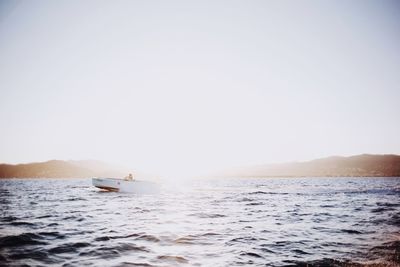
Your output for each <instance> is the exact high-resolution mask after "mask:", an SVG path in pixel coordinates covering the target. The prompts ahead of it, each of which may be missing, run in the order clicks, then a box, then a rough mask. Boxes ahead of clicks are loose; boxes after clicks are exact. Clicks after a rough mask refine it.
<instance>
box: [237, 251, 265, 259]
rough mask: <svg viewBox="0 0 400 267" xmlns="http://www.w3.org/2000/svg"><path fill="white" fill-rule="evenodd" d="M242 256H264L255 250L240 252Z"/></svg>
mask: <svg viewBox="0 0 400 267" xmlns="http://www.w3.org/2000/svg"><path fill="white" fill-rule="evenodd" d="M240 256H248V257H253V258H264V257H263V256H261V255H260V254H257V253H254V252H242V253H240Z"/></svg>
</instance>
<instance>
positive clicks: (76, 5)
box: [0, 0, 400, 174]
mask: <svg viewBox="0 0 400 267" xmlns="http://www.w3.org/2000/svg"><path fill="white" fill-rule="evenodd" d="M399 72H400V4H399V2H398V1H382V0H380V1H364V0H363V1H347V0H346V1H251V0H250V1H244V0H243V1H230V0H229V1H228V0H227V1H186V0H185V1H184V0H182V1H4V0H2V1H1V2H0V121H1V135H0V137H1V138H0V162H8V163H21V162H31V161H44V160H49V159H99V160H104V161H108V162H112V163H118V164H122V165H128V166H132V167H134V168H136V169H139V170H142V171H147V172H153V173H161V174H174V173H179V174H185V173H189V172H192V173H197V172H198V171H207V170H213V169H219V168H224V167H227V166H235V165H239V166H240V165H247V164H258V163H269V162H281V161H292V160H308V159H312V158H317V157H324V156H330V155H352V154H359V153H400V73H399Z"/></svg>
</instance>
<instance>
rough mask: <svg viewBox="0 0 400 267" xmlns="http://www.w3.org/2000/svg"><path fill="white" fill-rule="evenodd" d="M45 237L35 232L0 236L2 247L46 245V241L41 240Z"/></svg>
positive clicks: (0, 245)
mask: <svg viewBox="0 0 400 267" xmlns="http://www.w3.org/2000/svg"><path fill="white" fill-rule="evenodd" d="M41 239H43V237H41V236H40V235H37V234H34V233H24V234H20V235H12V236H4V237H1V238H0V247H17V246H26V245H46V244H47V243H46V242H43V241H39V240H41Z"/></svg>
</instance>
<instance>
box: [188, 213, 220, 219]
mask: <svg viewBox="0 0 400 267" xmlns="http://www.w3.org/2000/svg"><path fill="white" fill-rule="evenodd" d="M189 216H196V217H198V218H202V219H208V218H223V217H226V215H224V214H218V213H204V212H201V213H193V214H190V215H189Z"/></svg>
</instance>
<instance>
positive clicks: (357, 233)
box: [341, 229, 362, 235]
mask: <svg viewBox="0 0 400 267" xmlns="http://www.w3.org/2000/svg"><path fill="white" fill-rule="evenodd" d="M341 232H343V233H347V234H356V235H360V234H362V232H360V231H357V230H352V229H342V230H341Z"/></svg>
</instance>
